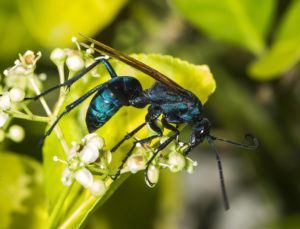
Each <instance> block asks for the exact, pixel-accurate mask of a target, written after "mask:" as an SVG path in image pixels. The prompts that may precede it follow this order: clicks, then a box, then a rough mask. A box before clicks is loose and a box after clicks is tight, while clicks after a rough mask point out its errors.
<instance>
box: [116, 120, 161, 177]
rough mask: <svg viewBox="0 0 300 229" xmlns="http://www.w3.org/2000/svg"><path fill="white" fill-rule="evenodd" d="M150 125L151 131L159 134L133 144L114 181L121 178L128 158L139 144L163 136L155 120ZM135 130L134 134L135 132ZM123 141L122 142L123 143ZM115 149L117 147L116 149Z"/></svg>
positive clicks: (150, 121) (149, 122)
mask: <svg viewBox="0 0 300 229" xmlns="http://www.w3.org/2000/svg"><path fill="white" fill-rule="evenodd" d="M145 124H146V123H143V124H141V125H140V126H138V127H137V128H136V129H135V130H137V129H138V128H139V127H140V128H142V126H144V125H145ZM148 124H149V126H150V127H151V129H152V130H154V131H155V132H156V133H157V134H154V135H152V136H150V137H147V138H143V139H140V140H136V141H134V142H133V144H132V146H131V148H130V150H129V151H128V152H127V154H126V156H125V157H124V158H123V160H122V163H121V165H120V166H119V168H118V170H117V172H116V174H115V175H114V176H113V177H112V179H113V180H116V179H117V178H118V177H119V176H120V174H121V171H122V169H123V167H124V165H125V164H126V162H127V160H128V158H129V157H130V156H131V155H132V153H133V150H134V149H135V147H136V146H137V145H138V144H145V143H147V142H150V141H152V140H153V139H155V138H158V137H161V136H162V131H161V129H160V128H159V127H158V126H157V125H156V123H155V120H149V121H148ZM135 130H133V131H132V132H134V131H135ZM138 130H140V129H138ZM136 132H137V131H136ZM136 132H135V133H136ZM129 134H130V133H129ZM125 138H126V136H125ZM125 138H123V139H125ZM123 139H122V140H121V142H122V141H123ZM124 141H125V140H124ZM124 141H123V142H124ZM117 145H118V144H117ZM114 148H115V147H114Z"/></svg>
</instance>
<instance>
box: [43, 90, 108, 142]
mask: <svg viewBox="0 0 300 229" xmlns="http://www.w3.org/2000/svg"><path fill="white" fill-rule="evenodd" d="M101 87H103V85H102V84H101V85H98V86H96V87H94V88H93V89H91V90H90V91H88V92H87V93H86V94H84V95H83V96H81V97H80V98H79V99H77V100H75V101H74V102H73V103H70V104H69V105H67V106H66V107H65V109H64V111H63V112H62V113H61V114H60V115H59V116H58V117H57V118H56V120H55V121H54V122H53V123H52V125H51V126H50V128H49V129H48V130H47V131H46V133H45V135H44V136H43V137H42V139H41V141H40V145H42V143H43V142H44V140H45V138H46V137H47V136H49V135H50V134H51V132H52V130H53V129H54V127H55V126H56V125H57V123H58V122H59V120H60V119H61V118H62V117H63V116H64V115H66V114H67V113H68V112H70V111H71V110H72V109H74V108H75V107H77V106H78V105H79V104H80V103H82V102H83V101H84V100H86V99H87V98H88V97H89V96H91V95H92V94H94V93H95V92H97V91H98V90H100V89H101Z"/></svg>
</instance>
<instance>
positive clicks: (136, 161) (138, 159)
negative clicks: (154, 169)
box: [127, 155, 146, 173]
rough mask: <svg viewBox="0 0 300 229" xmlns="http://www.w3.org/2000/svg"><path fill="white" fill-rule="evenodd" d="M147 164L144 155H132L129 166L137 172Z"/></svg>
mask: <svg viewBox="0 0 300 229" xmlns="http://www.w3.org/2000/svg"><path fill="white" fill-rule="evenodd" d="M145 166H146V161H145V159H144V157H143V156H142V155H132V156H131V157H129V158H128V161H127V168H128V169H129V171H130V172H132V173H136V172H138V171H140V170H142V169H144V168H145Z"/></svg>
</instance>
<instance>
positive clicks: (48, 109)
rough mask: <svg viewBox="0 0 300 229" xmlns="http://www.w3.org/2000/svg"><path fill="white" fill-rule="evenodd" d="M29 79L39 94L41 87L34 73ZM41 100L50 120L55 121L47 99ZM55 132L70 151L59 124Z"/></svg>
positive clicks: (65, 148) (64, 147)
mask: <svg viewBox="0 0 300 229" xmlns="http://www.w3.org/2000/svg"><path fill="white" fill-rule="evenodd" d="M29 81H30V83H31V85H32V87H33V89H34V91H35V93H36V94H37V95H39V94H41V91H40V89H39V88H38V86H37V84H36V82H35V79H34V77H33V75H30V76H29ZM39 100H40V102H41V104H42V106H43V108H44V110H45V112H46V114H47V115H48V116H49V117H50V120H51V121H53V119H54V118H55V117H53V115H52V112H51V110H50V108H49V106H48V104H47V102H46V100H45V99H44V97H40V98H39ZM54 132H55V134H56V136H57V137H58V139H59V141H60V143H61V145H62V147H63V149H64V151H65V152H66V153H67V152H69V147H68V145H67V143H66V141H65V140H64V138H63V135H62V132H61V129H60V128H59V127H58V126H57V127H55V128H54Z"/></svg>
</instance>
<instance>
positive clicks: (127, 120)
mask: <svg viewBox="0 0 300 229" xmlns="http://www.w3.org/2000/svg"><path fill="white" fill-rule="evenodd" d="M133 57H135V58H136V59H138V60H140V61H142V62H144V63H145V64H148V65H150V66H152V67H154V68H156V69H158V70H159V71H161V72H162V73H164V74H166V75H167V76H169V77H170V78H172V79H173V80H175V81H176V82H177V83H178V84H180V85H182V86H183V87H184V88H186V89H188V90H190V91H192V92H193V93H194V94H196V95H197V96H198V97H199V99H200V100H201V101H202V102H203V103H205V102H206V100H207V99H208V96H209V95H210V94H211V93H213V91H214V90H215V87H216V85H215V81H214V79H213V76H212V74H211V72H210V70H209V68H208V67H207V66H206V65H199V66H197V65H192V64H190V63H188V62H186V61H182V60H180V59H176V58H173V57H171V56H162V55H156V54H152V55H143V54H140V55H133ZM111 63H112V65H113V66H114V68H115V70H116V72H117V73H118V75H130V76H134V77H136V78H138V79H139V80H140V81H141V83H142V85H143V88H149V87H150V86H151V85H152V84H153V83H154V80H153V79H152V78H151V77H149V76H147V75H145V74H142V73H140V72H138V71H137V70H135V69H133V68H132V67H130V66H128V65H125V64H123V63H120V62H118V61H111ZM99 71H100V73H101V77H100V78H96V79H91V78H89V77H90V76H87V77H85V78H84V79H82V80H81V82H79V83H75V84H74V85H72V87H71V90H70V92H69V94H68V95H67V99H66V102H65V105H66V104H69V103H71V102H72V101H74V100H75V99H77V98H78V97H79V96H81V95H83V94H84V93H85V92H87V91H88V90H89V89H90V88H93V87H95V86H96V85H98V84H101V83H104V82H106V81H108V80H109V76H108V74H107V71H106V70H105V69H104V67H103V66H99ZM87 106H88V101H87V102H85V103H84V104H82V105H80V106H79V107H78V108H77V109H75V110H74V111H72V112H71V113H70V114H68V115H67V116H66V117H65V118H64V119H63V120H62V121H60V123H59V126H60V127H61V129H62V130H63V136H64V138H65V139H66V141H67V143H68V144H69V145H70V143H71V141H80V140H81V138H82V137H83V136H85V135H86V134H87V133H88V132H87V130H86V127H85V121H84V120H85V113H86V110H87ZM146 112H147V109H137V108H133V107H123V108H122V109H121V110H120V111H118V112H117V113H116V114H115V115H114V116H113V117H112V118H111V119H110V120H109V122H108V123H106V124H105V125H104V126H103V127H101V128H100V129H99V130H98V131H97V132H98V133H99V135H101V136H103V137H104V139H105V142H106V145H107V148H108V149H110V148H111V147H112V146H113V145H114V144H116V143H117V142H118V141H119V140H120V139H121V138H123V137H124V135H125V134H126V133H127V132H129V131H130V130H132V129H133V128H135V127H136V126H137V125H139V124H140V123H142V122H144V120H145V114H146ZM147 133H148V132H147V130H146V129H145V130H143V131H141V133H139V134H138V135H137V137H140V138H141V137H143V136H145V135H146V134H147ZM129 144H130V141H128V142H127V144H124V146H123V147H121V148H120V150H119V152H117V153H116V154H115V155H114V165H115V166H118V165H119V164H120V162H121V159H122V158H123V157H124V154H125V152H127V150H128V145H129ZM43 151H44V166H45V167H44V169H45V177H46V192H47V197H48V200H49V206H50V208H49V210H50V214H51V212H52V213H53V212H56V210H55V209H56V206H57V203H58V202H60V200H62V199H63V200H64V201H65V203H66V204H65V205H64V206H63V208H62V209H61V210H60V212H59V214H57V215H58V216H61V218H60V220H57V219H53V221H52V222H53V224H52V227H55V226H57V225H58V224H59V225H61V224H63V225H68V226H70V227H71V228H72V227H73V226H74V225H77V226H78V224H81V223H82V222H83V221H84V219H85V217H87V216H88V214H90V212H91V211H92V209H93V208H94V207H95V206H99V205H101V204H102V203H103V202H104V201H103V200H105V199H106V198H108V196H110V195H111V194H112V193H113V191H112V190H113V189H115V188H117V187H118V186H119V185H120V184H121V181H122V180H121V179H119V180H118V181H115V182H113V183H112V185H111V186H110V187H109V190H108V191H107V193H106V194H105V195H104V197H102V199H99V198H95V197H93V196H91V194H90V193H89V192H88V191H84V192H82V189H81V187H80V186H79V185H77V184H74V185H73V186H71V187H70V188H66V187H64V186H63V185H62V184H61V181H60V180H61V173H62V170H63V169H64V168H65V166H64V165H63V164H61V163H57V162H54V161H53V156H54V155H56V156H59V157H60V158H62V159H64V158H65V155H64V152H63V150H62V147H61V146H60V141H59V140H58V139H57V137H56V136H55V135H54V134H52V135H51V136H50V137H48V138H47V140H46V142H45V146H44V150H43ZM123 177H124V176H123ZM123 179H124V178H123ZM107 185H108V186H109V185H110V182H108V183H107ZM78 209H80V212H79V211H78ZM55 214H56V213H55ZM54 218H55V217H54ZM62 219H63V220H64V222H63V221H62ZM77 226H76V227H77Z"/></svg>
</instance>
